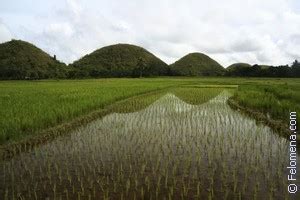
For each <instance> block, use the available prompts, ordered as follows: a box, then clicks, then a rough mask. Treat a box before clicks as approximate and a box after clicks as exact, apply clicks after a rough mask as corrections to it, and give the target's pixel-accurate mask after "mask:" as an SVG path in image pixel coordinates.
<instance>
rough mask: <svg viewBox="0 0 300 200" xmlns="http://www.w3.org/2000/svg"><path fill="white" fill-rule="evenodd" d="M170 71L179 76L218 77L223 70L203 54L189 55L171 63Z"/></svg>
mask: <svg viewBox="0 0 300 200" xmlns="http://www.w3.org/2000/svg"><path fill="white" fill-rule="evenodd" d="M171 71H172V73H173V74H174V75H180V76H218V75H222V74H224V72H225V69H224V68H223V67H222V66H221V65H220V64H219V63H217V62H216V61H215V60H213V59H211V58H210V57H208V56H207V55H205V54H202V53H190V54H188V55H186V56H184V57H182V58H181V59H179V60H178V61H176V62H175V63H173V64H172V65H171Z"/></svg>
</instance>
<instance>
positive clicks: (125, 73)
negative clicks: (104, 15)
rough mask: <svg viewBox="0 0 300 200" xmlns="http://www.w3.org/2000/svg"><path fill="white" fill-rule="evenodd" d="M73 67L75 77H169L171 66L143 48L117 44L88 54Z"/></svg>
mask: <svg viewBox="0 0 300 200" xmlns="http://www.w3.org/2000/svg"><path fill="white" fill-rule="evenodd" d="M72 66H73V67H74V68H75V71H74V74H73V76H74V77H84V76H89V77H141V76H161V75H169V66H168V65H167V64H166V63H164V62H163V61H162V60H160V59H159V58H157V57H156V56H154V55H153V54H152V53H150V52H149V51H147V50H145V49H144V48H142V47H138V46H135V45H130V44H115V45H111V46H106V47H103V48H100V49H98V50H96V51H94V52H92V53H91V54H88V55H86V56H84V57H82V58H81V59H79V60H78V61H75V62H74V63H73V64H72Z"/></svg>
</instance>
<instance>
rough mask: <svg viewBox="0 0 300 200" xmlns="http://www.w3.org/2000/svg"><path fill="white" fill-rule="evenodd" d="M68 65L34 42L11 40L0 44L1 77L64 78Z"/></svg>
mask: <svg viewBox="0 0 300 200" xmlns="http://www.w3.org/2000/svg"><path fill="white" fill-rule="evenodd" d="M66 73H67V68H66V65H65V64H63V63H61V62H59V61H57V60H56V58H55V57H51V56H50V55H49V54H47V53H45V52H44V51H42V50H41V49H39V48H37V47H36V46H34V45H33V44H30V43H28V42H25V41H22V40H11V41H9V42H5V43H2V44H0V79H44V78H63V77H65V76H66Z"/></svg>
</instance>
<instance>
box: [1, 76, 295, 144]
mask: <svg viewBox="0 0 300 200" xmlns="http://www.w3.org/2000/svg"><path fill="white" fill-rule="evenodd" d="M179 85H190V86H196V87H214V85H215V86H218V85H226V86H227V87H231V86H232V87H235V86H236V85H239V89H238V90H237V91H236V95H235V99H236V100H237V101H238V102H239V103H241V104H242V105H245V106H247V107H251V108H254V109H257V110H261V111H263V112H270V115H271V116H272V117H275V118H280V119H286V118H287V116H288V111H289V110H294V109H296V110H297V111H299V104H297V102H299V90H300V89H299V88H300V81H299V79H263V78H204V77H203V78H147V79H97V80H96V79H93V80H60V81H55V80H50V81H48V80H47V81H2V82H0V144H6V143H10V142H12V141H18V140H20V139H22V138H24V137H27V136H32V135H34V134H37V133H39V132H40V131H42V130H44V129H47V128H49V127H53V126H56V125H58V124H62V123H64V122H68V121H70V120H72V119H74V118H76V117H79V116H83V115H86V114H88V113H90V112H91V111H94V110H98V109H102V108H104V107H105V106H107V105H110V104H112V103H114V102H116V101H118V100H121V99H125V98H128V97H130V96H134V95H137V94H141V93H146V92H149V91H156V90H160V89H163V88H168V87H176V86H179ZM179 92H180V91H179ZM187 95H190V96H193V94H191V93H187ZM187 98H188V96H187Z"/></svg>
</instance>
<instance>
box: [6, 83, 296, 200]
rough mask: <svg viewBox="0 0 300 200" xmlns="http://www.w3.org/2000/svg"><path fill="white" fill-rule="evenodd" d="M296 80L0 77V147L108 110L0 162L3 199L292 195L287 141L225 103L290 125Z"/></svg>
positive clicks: (278, 197) (224, 197) (185, 197)
mask: <svg viewBox="0 0 300 200" xmlns="http://www.w3.org/2000/svg"><path fill="white" fill-rule="evenodd" d="M299 86H300V80H299V79H242V78H236V79H231V78H151V79H103V80H79V81H78V80H73V81H31V82H30V81H7V82H0V91H1V93H0V98H1V105H0V107H1V111H0V112H1V119H0V125H1V137H2V140H1V141H2V145H1V146H0V148H4V147H7V146H9V145H11V144H18V143H19V142H21V141H23V140H29V141H30V140H31V139H32V138H34V137H37V136H38V135H39V134H42V132H41V131H42V130H45V129H48V128H51V127H52V128H53V127H54V128H55V127H56V126H58V125H61V124H64V123H67V122H68V121H70V120H73V119H75V118H77V117H79V116H81V117H82V116H88V115H89V113H91V112H92V111H95V110H100V111H101V110H104V109H107V110H108V112H106V114H105V115H103V116H101V117H99V118H93V119H92V120H89V121H85V123H81V124H80V125H78V126H74V128H73V129H72V130H71V131H66V133H65V134H62V135H60V136H58V137H56V138H55V139H52V140H49V141H47V142H45V143H43V144H37V145H33V148H30V149H27V150H24V151H20V153H18V154H15V155H14V156H12V157H10V158H6V159H1V160H0V199H229V200H231V199H299V198H300V195H299V193H296V194H289V193H288V190H287V187H288V184H289V183H288V179H287V176H288V173H289V171H288V170H287V166H289V150H290V146H289V145H290V141H289V140H287V139H286V138H285V137H282V136H280V135H279V134H278V133H277V132H276V131H274V130H273V129H272V128H271V127H269V126H266V125H264V124H263V123H260V122H258V121H257V120H255V119H254V118H252V117H250V116H248V115H246V114H244V113H243V112H241V111H239V110H235V109H232V108H231V107H230V106H229V105H228V103H227V101H228V99H234V100H235V101H237V102H239V103H240V104H241V105H243V106H247V107H249V108H252V109H254V110H261V111H262V112H265V113H268V114H269V115H270V117H273V118H274V119H282V120H283V122H288V117H289V115H288V114H289V112H290V111H292V110H295V111H298V109H299V101H298V97H299V95H298V94H299V93H297V92H296V94H294V92H293V91H299ZM264 93H268V95H269V96H266V95H263V94H264ZM255 94H257V95H256V101H254V99H255ZM247 95H248V96H247ZM270 96H272V97H270ZM251 98H252V99H251ZM258 98H260V100H261V101H259V100H258ZM267 98H269V99H273V101H270V105H269V107H268V106H267V103H266V102H267ZM251 102H252V103H251ZM272 107H274V111H273V113H272V112H271V110H272ZM276 110H278V112H277V111H276ZM285 110H286V111H285ZM284 115H287V119H285V118H284ZM11 148H12V149H11V150H12V151H18V148H19V147H18V145H12V146H11ZM295 158H296V161H297V163H300V156H299V154H298V153H297V154H296V156H295ZM295 177H296V184H297V185H299V183H300V182H299V181H300V175H299V173H297V174H296V175H295Z"/></svg>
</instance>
